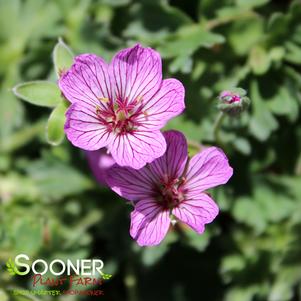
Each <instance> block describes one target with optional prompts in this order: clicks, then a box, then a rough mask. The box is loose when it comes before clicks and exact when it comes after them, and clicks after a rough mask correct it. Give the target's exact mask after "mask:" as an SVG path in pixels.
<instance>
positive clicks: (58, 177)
mask: <svg viewBox="0 0 301 301" xmlns="http://www.w3.org/2000/svg"><path fill="white" fill-rule="evenodd" d="M27 170H28V176H29V177H30V178H31V179H33V180H34V181H35V183H36V184H37V187H38V188H39V192H40V193H41V195H43V197H44V198H45V199H55V200H61V199H62V198H63V197H65V196H69V195H76V194H79V193H81V192H82V191H84V190H86V189H89V188H91V186H92V182H91V180H90V179H89V178H88V177H86V176H84V175H83V174H82V173H80V172H79V171H77V170H76V169H74V168H73V167H71V166H68V165H66V164H64V163H62V162H58V161H57V160H54V159H52V160H49V161H44V160H42V159H41V160H38V161H35V162H32V163H31V164H30V166H29V167H28V169H27ZM66 179H68V185H62V183H65V182H66Z"/></svg>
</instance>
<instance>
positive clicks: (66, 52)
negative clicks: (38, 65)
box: [53, 38, 74, 78]
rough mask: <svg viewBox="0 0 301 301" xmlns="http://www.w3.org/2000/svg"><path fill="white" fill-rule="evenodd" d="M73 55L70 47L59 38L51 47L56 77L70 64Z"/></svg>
mask: <svg viewBox="0 0 301 301" xmlns="http://www.w3.org/2000/svg"><path fill="white" fill-rule="evenodd" d="M73 56H74V55H73V53H72V51H71V49H70V48H69V47H68V46H67V45H66V44H65V43H64V41H63V40H62V39H61V38H59V41H58V43H57V44H56V45H55V47H54V49H53V64H54V68H55V72H56V74H57V77H58V78H59V77H60V75H61V74H62V72H64V71H65V70H68V69H69V68H70V67H71V66H72V63H73Z"/></svg>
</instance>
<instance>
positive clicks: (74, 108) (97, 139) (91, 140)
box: [65, 103, 112, 151]
mask: <svg viewBox="0 0 301 301" xmlns="http://www.w3.org/2000/svg"><path fill="white" fill-rule="evenodd" d="M65 133H66V135H67V138H68V140H69V141H71V143H72V144H73V145H74V146H77V147H80V148H82V149H84V150H89V151H92V150H98V149H100V148H102V147H105V146H107V145H108V144H109V143H110V141H111V140H112V134H111V133H109V132H108V131H107V128H106V127H105V126H104V125H102V124H101V123H100V122H99V120H98V118H97V115H96V113H93V111H90V110H89V109H88V108H86V107H83V106H81V105H80V104H78V103H73V104H72V105H71V106H70V107H69V108H68V110H67V112H66V123H65Z"/></svg>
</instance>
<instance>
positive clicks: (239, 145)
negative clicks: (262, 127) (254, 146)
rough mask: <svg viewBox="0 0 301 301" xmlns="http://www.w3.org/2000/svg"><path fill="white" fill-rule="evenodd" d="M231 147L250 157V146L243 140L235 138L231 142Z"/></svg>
mask: <svg viewBox="0 0 301 301" xmlns="http://www.w3.org/2000/svg"><path fill="white" fill-rule="evenodd" d="M233 146H234V147H235V148H236V149H237V150H238V151H239V152H241V153H242V154H244V155H250V153H251V144H250V142H249V141H248V140H247V139H245V138H242V137H238V138H236V139H235V140H234V141H233Z"/></svg>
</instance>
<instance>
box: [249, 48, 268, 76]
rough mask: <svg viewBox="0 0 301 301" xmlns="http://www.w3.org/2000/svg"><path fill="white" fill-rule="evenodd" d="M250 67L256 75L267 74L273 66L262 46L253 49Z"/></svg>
mask: <svg viewBox="0 0 301 301" xmlns="http://www.w3.org/2000/svg"><path fill="white" fill-rule="evenodd" d="M249 65H250V67H251V69H252V71H253V72H254V74H256V75H262V74H264V73H266V72H267V71H268V70H269V68H270V65H271V61H270V56H269V55H268V53H267V52H266V50H265V49H264V48H262V47H260V46H256V47H253V48H252V50H251V52H250V56H249Z"/></svg>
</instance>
